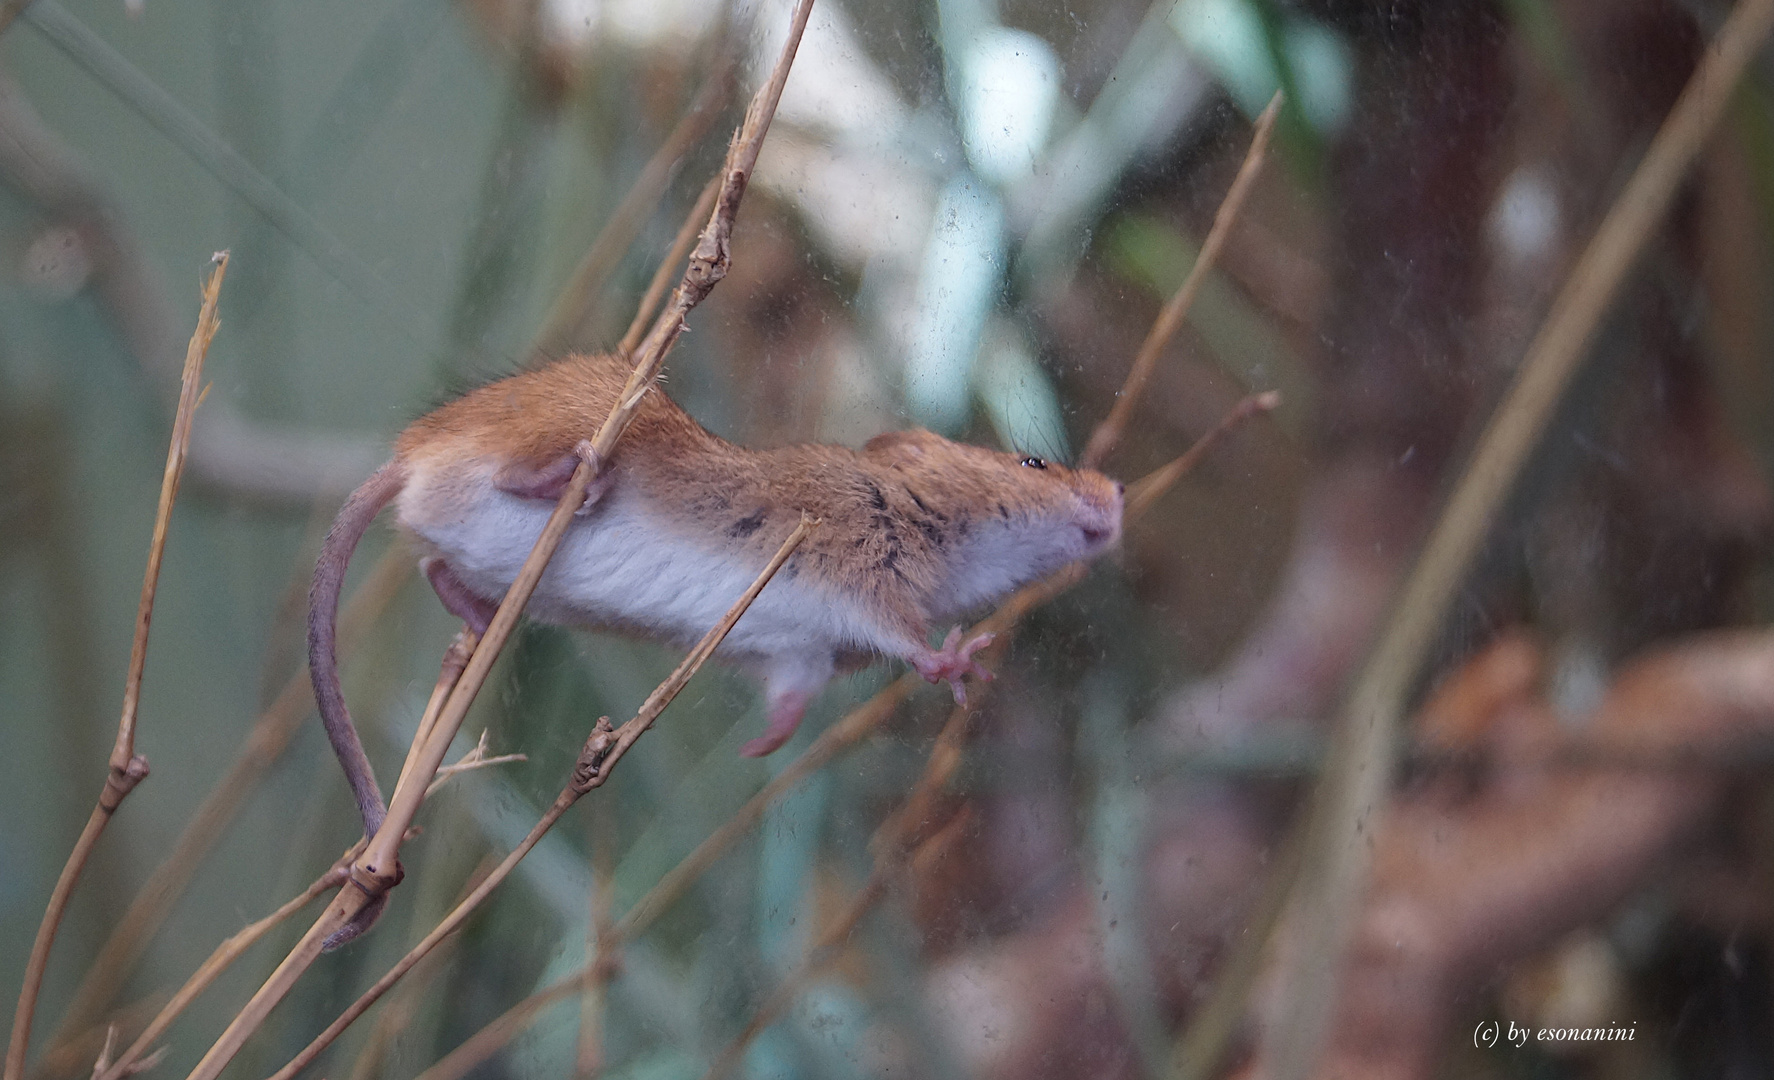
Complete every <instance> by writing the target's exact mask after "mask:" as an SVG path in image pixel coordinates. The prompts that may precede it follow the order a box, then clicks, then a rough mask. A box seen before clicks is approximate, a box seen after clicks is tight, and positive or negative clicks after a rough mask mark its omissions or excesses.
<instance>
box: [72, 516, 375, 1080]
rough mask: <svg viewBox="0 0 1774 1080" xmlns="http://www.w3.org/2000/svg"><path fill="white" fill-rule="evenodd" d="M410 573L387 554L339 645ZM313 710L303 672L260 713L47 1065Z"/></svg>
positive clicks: (87, 988) (132, 914) (89, 1019)
mask: <svg viewBox="0 0 1774 1080" xmlns="http://www.w3.org/2000/svg"><path fill="white" fill-rule="evenodd" d="M407 573H408V564H407V561H406V559H405V558H404V557H402V554H401V552H400V551H399V550H398V549H396V550H391V551H389V552H388V553H387V554H386V555H384V556H383V557H382V558H381V560H380V561H378V562H377V563H376V565H375V566H374V567H373V568H372V569H371V571H370V574H369V576H368V578H367V579H366V580H365V581H364V584H363V585H362V586H361V587H360V588H359V589H358V590H357V591H356V592H355V593H354V594H353V595H352V597H351V601H350V603H348V604H347V605H346V607H345V612H344V614H343V615H342V616H341V617H340V620H339V639H340V641H341V642H342V643H344V645H346V646H347V647H348V646H349V645H350V644H351V643H352V642H355V641H357V640H358V639H359V638H361V637H362V636H363V635H364V634H365V633H366V632H367V631H368V630H369V627H370V625H371V624H372V623H374V622H375V620H376V619H378V618H379V617H380V616H381V613H382V611H383V609H384V608H386V607H387V606H388V603H389V601H391V600H392V599H393V598H394V594H395V592H396V591H398V590H399V588H400V586H401V585H402V583H403V582H405V580H406V577H407ZM313 708H314V687H313V684H312V683H311V682H310V681H309V678H308V672H307V669H306V668H304V669H303V670H300V671H298V672H296V673H295V674H294V675H292V676H291V677H290V680H289V682H288V683H286V684H285V685H284V688H283V690H282V691H281V692H279V693H278V695H277V697H276V699H275V700H273V701H272V702H271V704H270V705H269V706H268V707H267V708H266V709H265V711H264V712H263V713H262V714H260V716H259V718H258V720H257V721H256V722H255V723H254V724H253V728H252V731H251V732H249V733H248V734H247V737H246V741H245V742H244V743H243V744H242V745H241V749H240V751H239V752H238V753H237V754H236V755H235V758H234V761H233V763H232V764H230V765H229V766H228V771H227V772H226V773H224V774H223V775H222V778H221V779H220V780H218V781H217V782H216V785H215V787H214V788H212V789H211V790H210V793H209V794H208V795H207V796H205V797H204V800H203V802H202V804H200V805H199V806H198V808H197V811H196V813H194V814H193V815H192V816H191V821H190V823H189V824H187V825H186V826H185V829H184V831H183V832H182V833H180V834H179V839H178V841H177V842H176V843H175V844H174V845H173V851H172V854H171V855H169V856H168V857H167V859H166V861H165V862H163V863H161V864H160V866H158V867H157V868H155V870H154V873H153V874H152V875H151V876H150V877H149V878H148V881H147V883H146V884H144V885H143V886H142V888H141V890H140V891H139V892H137V893H136V896H135V899H134V900H132V901H131V902H130V906H129V909H128V910H127V911H125V912H124V913H123V917H122V918H121V919H119V920H118V922H117V926H116V927H115V928H114V929H113V930H112V931H111V936H110V937H109V938H107V939H106V941H105V944H104V945H103V947H101V948H100V949H99V953H98V957H97V958H96V959H95V960H94V961H93V963H92V966H91V967H89V968H88V969H87V971H86V974H85V975H84V976H82V977H81V981H80V986H79V987H78V988H77V989H76V990H75V992H74V1000H73V1004H71V1005H69V1007H68V1011H67V1014H66V1015H65V1016H64V1017H63V1018H62V1022H61V1023H60V1024H59V1025H58V1026H57V1030H56V1034H55V1035H54V1036H53V1037H52V1039H51V1046H50V1049H49V1050H47V1051H46V1052H45V1053H44V1061H45V1062H46V1063H48V1062H52V1061H55V1060H59V1059H60V1058H61V1057H62V1056H63V1055H64V1052H65V1049H66V1048H67V1047H69V1046H70V1045H71V1039H72V1037H73V1036H72V1033H73V1032H77V1031H81V1030H84V1029H85V1028H88V1027H90V1026H92V1025H93V1024H94V1023H96V1022H97V1021H98V1018H99V1017H100V1016H101V1015H102V1014H103V1013H104V1011H105V1010H106V1009H107V1008H108V1007H109V1006H110V1004H111V1002H112V1001H113V1000H114V999H115V997H116V994H117V991H118V990H119V989H120V988H121V987H122V985H123V982H124V980H126V979H127V978H128V977H129V975H130V972H132V971H133V970H134V969H135V965H136V963H137V962H138V961H140V959H141V957H142V954H143V953H144V952H145V951H146V950H147V947H148V942H149V941H150V940H151V939H152V938H153V936H154V932H155V931H156V930H158V929H159V928H160V926H161V924H162V923H164V922H165V921H166V917H167V915H169V914H170V913H171V912H172V909H173V905H175V904H176V903H177V902H178V900H179V898H180V897H182V896H183V895H184V892H185V887H186V886H187V885H189V884H190V882H191V878H192V876H193V875H194V874H195V873H196V872H197V868H198V867H199V866H200V865H202V863H203V860H204V859H205V858H207V857H208V855H209V853H210V851H211V850H212V849H213V848H214V847H215V845H216V842H217V841H218V840H220V839H221V836H222V833H223V832H224V831H225V830H226V829H227V827H228V825H229V823H230V822H232V821H233V820H234V817H235V815H236V814H237V813H238V812H239V811H240V808H241V807H242V806H244V805H245V803H246V798H247V796H248V795H250V794H251V793H252V791H253V789H254V787H255V786H256V785H257V784H258V781H259V780H260V779H261V778H262V777H263V776H264V775H265V773H266V771H267V770H268V769H269V768H270V767H271V766H272V765H273V764H274V763H275V762H276V761H277V759H278V758H280V757H282V755H283V752H284V750H286V749H288V747H289V744H290V740H291V739H293V738H294V737H295V734H296V732H297V731H298V730H299V729H300V727H301V724H302V721H303V720H305V719H307V717H308V715H309V712H310V711H311V710H312V709H313ZM127 1057H128V1055H125V1059H127ZM57 1071H61V1070H57Z"/></svg>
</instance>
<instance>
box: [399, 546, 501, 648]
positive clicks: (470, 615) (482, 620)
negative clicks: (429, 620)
mask: <svg viewBox="0 0 1774 1080" xmlns="http://www.w3.org/2000/svg"><path fill="white" fill-rule="evenodd" d="M419 570H420V572H421V573H423V574H424V575H425V580H426V581H429V582H431V591H432V592H435V593H436V594H437V598H438V599H439V600H441V601H443V606H444V609H445V610H446V611H448V612H449V613H450V614H451V615H454V616H455V617H456V618H458V619H461V620H462V621H463V622H464V623H465V624H467V626H468V628H469V629H470V630H473V631H474V632H475V633H476V634H485V633H486V632H487V624H488V623H490V622H492V621H493V613H494V612H496V611H498V610H499V605H498V604H495V603H493V602H492V601H491V600H488V599H485V598H484V597H481V596H478V595H476V594H475V593H474V592H473V591H471V590H470V589H469V588H468V586H466V585H464V584H462V579H461V578H459V577H457V576H456V572H455V571H454V570H451V569H450V564H449V563H447V562H445V561H444V560H443V559H442V558H441V557H440V556H437V555H427V556H426V557H425V558H423V559H420V560H419Z"/></svg>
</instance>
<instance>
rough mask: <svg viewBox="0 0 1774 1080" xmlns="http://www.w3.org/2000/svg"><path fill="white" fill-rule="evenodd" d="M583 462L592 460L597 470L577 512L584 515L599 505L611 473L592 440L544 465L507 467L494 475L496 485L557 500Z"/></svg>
mask: <svg viewBox="0 0 1774 1080" xmlns="http://www.w3.org/2000/svg"><path fill="white" fill-rule="evenodd" d="M581 461H589V462H590V463H591V465H592V467H593V468H594V469H596V470H597V475H596V476H594V477H592V480H591V486H590V487H587V488H586V489H585V501H584V502H583V503H581V504H580V505H579V509H578V510H577V511H575V513H580V514H583V513H585V512H586V511H587V510H590V509H591V508H592V507H593V506H594V505H596V504H597V501H598V500H599V499H601V498H603V496H604V492H605V491H607V490H608V489H609V487H610V474H609V473H608V472H605V471H604V470H603V468H602V466H601V465H600V464H599V462H598V455H597V451H596V450H593V449H592V447H591V443H590V442H587V441H584V440H581V441H580V443H579V444H578V445H577V446H575V447H573V449H571V450H569V451H567V452H566V453H564V454H562V455H561V456H560V457H558V458H555V459H554V460H553V461H550V462H548V463H547V464H545V465H527V464H521V463H516V462H514V463H512V464H510V465H507V466H505V467H504V468H502V469H500V470H499V472H498V473H497V474H496V475H495V476H494V477H493V486H495V487H497V488H498V489H499V490H500V491H503V492H506V493H508V494H511V495H516V496H518V497H520V498H525V499H545V500H547V501H550V502H556V501H559V499H560V497H561V496H562V495H563V494H565V493H566V490H567V483H568V481H570V480H572V479H573V472H574V471H575V470H576V469H578V468H579V463H580V462H581Z"/></svg>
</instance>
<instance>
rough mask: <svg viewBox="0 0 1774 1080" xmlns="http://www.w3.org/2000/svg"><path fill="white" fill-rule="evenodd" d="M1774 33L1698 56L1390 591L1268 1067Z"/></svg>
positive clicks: (1351, 702)
mask: <svg viewBox="0 0 1774 1080" xmlns="http://www.w3.org/2000/svg"><path fill="white" fill-rule="evenodd" d="M1771 28H1774V0H1740V2H1739V3H1738V4H1737V6H1736V8H1735V9H1734V10H1733V11H1732V13H1731V16H1730V18H1729V19H1728V20H1727V21H1726V22H1725V25H1724V26H1723V27H1722V28H1721V29H1720V30H1719V33H1718V36H1717V37H1716V38H1714V40H1713V43H1712V45H1711V46H1710V47H1709V48H1708V49H1707V51H1706V54H1705V55H1704V56H1703V57H1702V58H1701V61H1700V63H1699V65H1698V66H1697V67H1696V68H1695V70H1694V74H1693V76H1692V77H1691V78H1690V79H1689V80H1688V84H1687V86H1686V87H1684V88H1683V90H1682V95H1681V97H1680V98H1679V99H1678V100H1677V101H1676V103H1675V106H1674V107H1673V108H1672V109H1671V110H1670V112H1669V116H1668V118H1667V119H1665V121H1664V122H1663V125H1662V126H1661V127H1660V128H1659V129H1658V132H1657V135H1656V138H1654V139H1653V140H1652V142H1651V145H1650V147H1649V148H1648V149H1647V150H1646V151H1645V156H1644V159H1643V160H1642V161H1640V162H1639V165H1638V168H1637V169H1635V170H1634V171H1633V174H1632V177H1631V179H1629V180H1628V181H1627V183H1626V187H1625V188H1624V189H1623V190H1622V191H1621V192H1620V195H1619V197H1618V198H1616V199H1615V200H1614V204H1613V206H1611V207H1610V208H1609V210H1608V214H1607V217H1606V218H1604V219H1603V221H1602V223H1601V227H1600V228H1599V229H1597V230H1596V233H1595V237H1594V239H1592V240H1591V241H1590V243H1589V245H1588V247H1586V248H1585V249H1584V251H1583V254H1582V256H1581V257H1580V258H1579V259H1578V261H1577V265H1576V266H1575V267H1574V268H1573V269H1572V271H1571V275H1570V277H1569V278H1567V279H1566V281H1565V284H1564V286H1563V288H1561V289H1560V291H1559V294H1558V296H1557V298H1556V299H1555V300H1554V301H1553V305H1552V308H1551V310H1550V311H1549V312H1548V313H1547V316H1546V321H1545V322H1544V323H1543V324H1542V325H1541V327H1540V330H1539V332H1538V333H1537V334H1536V335H1535V337H1534V339H1533V341H1532V342H1531V343H1530V344H1529V345H1528V348H1527V352H1526V354H1525V355H1524V356H1523V358H1522V363H1521V368H1520V371H1519V373H1518V374H1517V376H1516V379H1515V382H1514V384H1513V385H1512V386H1511V387H1510V389H1509V393H1508V396H1507V397H1505V398H1504V400H1503V402H1502V403H1501V404H1500V405H1499V406H1498V408H1497V411H1496V412H1495V413H1494V414H1493V416H1492V418H1491V420H1490V422H1489V424H1488V425H1487V426H1486V428H1485V430H1484V433H1483V435H1482V436H1481V437H1480V439H1479V441H1478V444H1477V447H1476V449H1475V450H1474V452H1473V455H1472V459H1471V461H1470V463H1469V464H1468V465H1467V467H1466V471H1465V473H1464V474H1463V475H1462V476H1461V477H1460V480H1459V483H1458V484H1457V485H1456V486H1455V487H1454V489H1453V492H1452V494H1451V495H1450V496H1449V498H1448V501H1447V504H1446V506H1445V508H1444V509H1443V510H1442V513H1441V515H1440V517H1439V518H1438V520H1437V521H1436V523H1435V526H1434V528H1433V530H1432V531H1431V532H1430V534H1429V538H1428V540H1427V542H1426V543H1425V544H1424V546H1423V552H1422V554H1421V556H1419V557H1418V559H1417V562H1416V565H1415V566H1414V567H1413V568H1412V570H1411V574H1410V577H1409V578H1408V579H1407V580H1406V582H1405V585H1404V588H1403V589H1402V591H1401V592H1400V593H1399V594H1398V598H1397V601H1396V602H1395V605H1394V607H1393V609H1392V614H1391V617H1390V618H1389V619H1388V621H1387V624H1386V626H1385V629H1384V630H1383V631H1382V633H1381V635H1380V637H1379V638H1378V640H1377V641H1376V644H1375V645H1374V648H1373V651H1372V652H1371V653H1370V654H1369V656H1368V659H1367V662H1366V663H1365V664H1364V665H1363V667H1362V669H1361V672H1360V674H1359V675H1358V677H1357V679H1356V680H1355V682H1354V683H1353V684H1352V688H1351V690H1350V692H1349V695H1348V697H1347V698H1346V699H1345V702H1344V705H1343V708H1342V710H1341V721H1342V722H1341V724H1340V726H1339V729H1340V735H1339V738H1338V741H1337V744H1336V746H1335V747H1334V749H1333V752H1332V757H1331V760H1330V762H1329V767H1328V768H1327V769H1326V771H1325V775H1324V778H1323V779H1322V781H1321V782H1320V784H1319V785H1318V787H1317V789H1316V790H1315V791H1314V797H1313V801H1312V805H1311V810H1310V813H1311V817H1310V819H1309V821H1310V825H1309V828H1310V830H1311V832H1310V840H1309V841H1308V850H1307V855H1306V862H1305V865H1304V866H1303V867H1302V869H1301V873H1300V878H1299V883H1298V886H1297V888H1296V889H1295V891H1294V899H1293V902H1292V904H1291V908H1292V910H1293V911H1294V912H1295V913H1296V914H1297V913H1303V912H1310V913H1311V915H1310V917H1300V918H1298V923H1299V930H1300V932H1301V939H1300V941H1299V946H1300V948H1299V952H1298V955H1299V957H1300V958H1301V963H1300V964H1299V965H1298V970H1296V971H1294V972H1293V973H1292V974H1293V977H1292V978H1288V979H1283V980H1281V983H1280V986H1281V989H1280V992H1279V996H1278V998H1277V1001H1276V1012H1275V1017H1276V1021H1275V1023H1274V1024H1273V1025H1270V1026H1269V1027H1268V1028H1267V1031H1268V1033H1269V1039H1268V1045H1267V1046H1266V1047H1265V1048H1264V1056H1265V1058H1267V1059H1269V1060H1270V1061H1272V1062H1273V1072H1272V1075H1273V1076H1275V1077H1278V1078H1280V1080H1297V1078H1300V1077H1304V1076H1306V1075H1307V1073H1308V1072H1309V1071H1310V1070H1311V1068H1312V1065H1313V1062H1314V1061H1315V1059H1316V1058H1317V1056H1318V1052H1319V1049H1320V1047H1321V1046H1322V1045H1323V1041H1324V1036H1325V1033H1326V1028H1327V1025H1328V1024H1329V1021H1330V1010H1331V1007H1332V1004H1333V1000H1334V998H1335V987H1336V983H1337V979H1338V977H1339V975H1340V973H1341V968H1342V964H1341V960H1342V957H1343V956H1344V955H1345V953H1346V951H1347V946H1348V943H1349V940H1350V935H1351V933H1352V932H1353V928H1354V922H1355V917H1356V915H1357V913H1358V910H1359V900H1360V897H1361V895H1362V892H1363V890H1364V888H1365V887H1366V883H1367V879H1368V870H1369V856H1370V848H1369V845H1368V843H1367V842H1366V840H1365V838H1364V833H1363V822H1364V821H1366V820H1367V815H1368V814H1369V812H1370V811H1373V810H1374V809H1376V808H1377V807H1379V806H1381V805H1382V804H1383V803H1384V802H1385V800H1386V797H1387V792H1388V789H1389V787H1390V786H1391V782H1392V774H1393V765H1394V758H1395V755H1396V752H1397V746H1396V743H1397V740H1398V734H1397V733H1398V729H1399V726H1400V724H1401V722H1402V717H1403V711H1404V705H1405V699H1406V695H1407V694H1408V693H1409V691H1410V688H1411V685H1412V683H1413V681H1414V680H1415V679H1416V676H1417V672H1418V670H1419V669H1420V668H1421V666H1422V662H1423V659H1424V657H1425V655H1426V653H1427V652H1428V650H1429V648H1430V646H1431V644H1432V642H1433V641H1434V638H1435V634H1436V632H1437V630H1438V628H1439V627H1440V626H1441V623H1442V619H1443V613H1444V612H1445V610H1446V608H1447V606H1448V603H1449V602H1450V601H1451V600H1452V598H1453V595H1454V592H1455V590H1456V589H1457V588H1458V587H1459V584H1460V581H1461V579H1462V578H1463V577H1464V576H1465V574H1466V570H1467V568H1468V567H1469V566H1470V565H1471V562H1472V559H1473V557H1474V556H1475V555H1476V554H1477V551H1478V548H1479V545H1480V544H1481V543H1482V542H1483V541H1484V538H1485V535H1486V533H1487V531H1488V530H1489V528H1490V524H1491V521H1492V520H1493V519H1494V518H1495V516H1496V513H1497V510H1498V508H1499V507H1500V506H1501V505H1502V503H1503V500H1504V499H1505V497H1507V495H1508V494H1509V491H1510V489H1511V488H1512V487H1513V486H1514V481H1515V477H1516V475H1517V474H1518V473H1519V472H1520V471H1521V468H1522V465H1523V464H1524V463H1525V462H1526V460H1527V457H1528V455H1529V453H1530V452H1531V451H1532V450H1533V448H1534V446H1535V444H1536V442H1537V441H1538V440H1539V436H1540V434H1541V432H1542V431H1543V430H1544V429H1545V427H1546V425H1547V423H1548V421H1549V420H1550V419H1551V417H1552V413H1553V409H1554V407H1555V406H1556V405H1557V404H1558V401H1559V399H1560V398H1561V397H1562V396H1563V394H1564V391H1565V388H1566V387H1567V386H1568V385H1569V384H1570V381H1571V377H1572V376H1573V374H1574V373H1575V372H1576V370H1577V368H1578V365H1579V364H1580V363H1581V362H1582V360H1583V358H1584V356H1585V352H1586V346H1587V345H1588V344H1589V341H1590V339H1591V337H1592V336H1593V334H1594V332H1595V328H1596V325H1597V324H1598V323H1599V322H1600V321H1601V318H1602V316H1603V315H1604V314H1605V313H1606V311H1607V308H1608V305H1609V302H1610V301H1611V300H1612V299H1613V296H1614V293H1615V290H1616V289H1617V288H1618V286H1619V284H1620V282H1621V280H1622V279H1623V278H1624V277H1625V276H1626V273H1627V271H1628V270H1629V269H1630V268H1631V266H1632V264H1633V263H1634V262H1635V261H1636V259H1637V257H1638V254H1639V251H1640V250H1641V249H1642V248H1643V246H1644V243H1645V240H1646V238H1647V236H1648V235H1649V234H1650V232H1651V230H1652V228H1653V227H1654V226H1655V225H1656V224H1657V221H1658V220H1659V219H1660V218H1661V217H1662V216H1663V213H1664V211H1665V210H1666V209H1667V208H1668V206H1669V204H1670V201H1671V200H1672V199H1673V198H1674V196H1675V192H1676V188H1677V187H1678V186H1679V184H1680V183H1681V180H1682V178H1683V177H1684V176H1685V175H1686V174H1687V171H1688V168H1689V166H1690V165H1691V164H1692V163H1693V161H1694V159H1695V157H1696V156H1698V154H1699V153H1700V151H1701V149H1702V148H1703V147H1704V145H1705V143H1706V140H1707V138H1708V136H1709V135H1710V133H1711V131H1712V128H1713V126H1714V124H1715V123H1716V122H1717V121H1718V118H1719V116H1720V115H1721V114H1722V113H1723V111H1724V108H1725V105H1726V104H1727V103H1728V102H1729V101H1730V99H1731V94H1732V92H1733V90H1734V89H1735V88H1736V85H1737V82H1738V80H1739V78H1740V77H1741V76H1742V74H1743V70H1744V68H1745V66H1746V65H1748V63H1749V62H1750V60H1751V59H1753V58H1754V57H1755V55H1756V53H1757V52H1758V51H1759V50H1760V48H1761V45H1762V42H1763V41H1764V40H1765V39H1766V38H1767V36H1768V34H1769V31H1770V29H1771Z"/></svg>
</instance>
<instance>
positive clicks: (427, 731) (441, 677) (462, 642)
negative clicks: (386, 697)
mask: <svg viewBox="0 0 1774 1080" xmlns="http://www.w3.org/2000/svg"><path fill="white" fill-rule="evenodd" d="M479 644H480V635H479V634H477V633H475V632H474V631H473V630H470V629H469V628H468V627H467V626H463V627H462V629H460V630H458V631H456V636H455V637H454V638H453V639H451V641H450V647H449V648H447V649H445V650H444V655H443V661H442V662H441V663H440V664H439V665H438V670H437V683H436V684H435V685H434V686H432V688H431V696H430V697H429V698H427V699H426V701H425V711H424V712H422V713H420V714H419V726H418V727H417V728H416V729H414V731H413V741H412V743H411V744H409V745H408V746H407V756H406V760H405V761H403V762H401V765H400V776H399V777H398V778H397V779H396V780H395V781H394V787H395V790H397V791H398V790H400V786H401V785H402V784H405V783H408V782H409V781H408V779H407V778H408V777H409V776H411V775H412V772H413V769H414V768H415V767H416V766H417V765H418V762H419V753H420V751H421V750H422V749H424V747H425V743H426V741H427V740H428V739H430V738H431V730H432V728H434V727H436V726H437V718H438V715H439V714H440V713H442V712H443V707H444V703H445V702H447V701H449V699H450V693H451V692H452V691H454V690H455V689H456V683H457V682H459V681H460V680H461V678H462V672H463V670H464V669H465V668H467V666H468V658H469V657H471V656H473V655H474V650H475V648H476V647H477V646H478V645H479Z"/></svg>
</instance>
